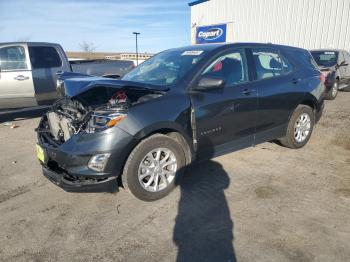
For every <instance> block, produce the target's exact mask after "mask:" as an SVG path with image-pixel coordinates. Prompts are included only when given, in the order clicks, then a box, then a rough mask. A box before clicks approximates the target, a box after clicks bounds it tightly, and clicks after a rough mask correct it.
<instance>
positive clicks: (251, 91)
mask: <svg viewBox="0 0 350 262" xmlns="http://www.w3.org/2000/svg"><path fill="white" fill-rule="evenodd" d="M255 92H256V90H255V89H248V88H246V89H244V90H243V91H242V94H243V95H246V96H249V95H250V94H252V93H255Z"/></svg>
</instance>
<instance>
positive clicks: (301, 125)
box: [294, 113, 311, 143]
mask: <svg viewBox="0 0 350 262" xmlns="http://www.w3.org/2000/svg"><path fill="white" fill-rule="evenodd" d="M310 130H311V118H310V116H309V115H308V114H306V113H303V114H301V115H300V116H299V118H298V120H297V121H296V122H295V126H294V138H295V140H296V141H297V142H298V143H302V142H304V141H305V140H306V139H307V137H308V136H309V134H310Z"/></svg>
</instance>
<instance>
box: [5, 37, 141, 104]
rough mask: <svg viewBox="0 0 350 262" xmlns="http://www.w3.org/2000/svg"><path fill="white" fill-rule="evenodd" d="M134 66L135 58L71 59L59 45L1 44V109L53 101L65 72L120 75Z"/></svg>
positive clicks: (113, 76)
mask: <svg viewBox="0 0 350 262" xmlns="http://www.w3.org/2000/svg"><path fill="white" fill-rule="evenodd" d="M133 67H134V63H133V62H132V61H121V60H92V61H68V59H67V56H66V54H65V52H64V51H63V48H62V47H61V46H60V45H59V44H52V43H34V42H26V43H0V109H10V108H24V107H31V106H37V105H45V104H51V103H52V102H53V101H55V100H56V99H57V92H56V87H57V77H58V75H59V74H60V73H61V72H75V73H81V74H89V75H95V76H104V77H111V78H118V77H121V76H123V75H124V74H126V73H127V72H129V71H130V70H131V69H133Z"/></svg>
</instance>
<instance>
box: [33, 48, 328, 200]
mask: <svg viewBox="0 0 350 262" xmlns="http://www.w3.org/2000/svg"><path fill="white" fill-rule="evenodd" d="M313 63H314V62H313V58H312V56H311V55H310V53H309V52H308V51H306V50H304V49H299V48H294V47H288V46H279V45H272V44H252V43H250V44H228V45H213V44H212V45H199V46H189V47H183V48H177V49H171V50H167V51H164V52H162V53H160V54H158V55H156V56H154V57H152V58H151V59H149V60H147V61H146V62H144V63H142V64H141V65H140V66H138V67H137V68H135V69H134V70H132V71H131V72H130V73H128V74H127V75H125V76H124V77H123V78H122V79H121V80H113V79H106V78H96V77H90V76H86V75H79V74H74V73H64V74H63V75H62V76H61V78H60V87H59V92H60V93H61V96H62V98H61V99H60V100H58V101H57V102H56V103H55V104H54V105H53V106H52V108H51V109H50V110H49V111H48V112H47V113H46V114H45V115H44V116H43V117H42V119H41V121H40V124H39V127H38V128H37V133H38V144H37V157H38V159H39V160H40V162H41V164H42V168H43V173H44V175H45V176H46V177H47V178H48V179H50V180H51V181H52V182H54V183H55V184H57V185H58V186H60V187H62V188H63V189H65V190H67V191H84V190H85V191H106V190H113V188H114V187H115V185H116V181H117V178H121V179H120V180H121V182H122V185H123V187H124V188H126V189H128V190H129V191H130V192H131V193H132V194H134V195H135V196H136V197H138V198H139V199H142V200H145V201H153V200H157V199H160V198H162V197H164V196H166V195H167V194H168V193H169V192H170V191H171V190H172V189H173V188H174V186H175V184H176V183H175V181H176V180H177V178H178V177H179V175H180V174H181V173H182V171H183V169H184V167H185V166H186V165H189V164H190V163H191V162H193V161H194V160H197V161H201V160H205V159H209V158H212V157H215V156H219V155H222V154H226V153H229V152H232V151H235V150H238V149H242V148H246V147H250V146H253V145H256V144H259V143H262V142H266V141H272V140H276V139H278V140H279V141H280V142H281V143H282V144H283V145H284V146H287V147H289V148H294V149H297V148H301V147H303V146H304V145H305V144H306V143H307V142H308V141H309V139H310V137H311V134H312V131H313V128H314V125H315V123H316V122H317V120H318V119H319V118H320V116H321V113H322V110H323V99H324V98H323V95H324V88H325V87H324V77H323V75H322V74H321V72H320V71H318V70H317V69H316V68H315V67H314V65H313Z"/></svg>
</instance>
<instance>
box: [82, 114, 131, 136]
mask: <svg viewBox="0 0 350 262" xmlns="http://www.w3.org/2000/svg"><path fill="white" fill-rule="evenodd" d="M125 118H126V114H120V113H112V114H101V113H96V114H92V115H91V118H90V121H89V124H88V130H87V131H88V132H89V133H93V132H98V131H103V130H106V129H108V128H111V127H113V126H115V125H117V124H118V123H119V122H121V121H123V120H124V119H125Z"/></svg>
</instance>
